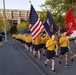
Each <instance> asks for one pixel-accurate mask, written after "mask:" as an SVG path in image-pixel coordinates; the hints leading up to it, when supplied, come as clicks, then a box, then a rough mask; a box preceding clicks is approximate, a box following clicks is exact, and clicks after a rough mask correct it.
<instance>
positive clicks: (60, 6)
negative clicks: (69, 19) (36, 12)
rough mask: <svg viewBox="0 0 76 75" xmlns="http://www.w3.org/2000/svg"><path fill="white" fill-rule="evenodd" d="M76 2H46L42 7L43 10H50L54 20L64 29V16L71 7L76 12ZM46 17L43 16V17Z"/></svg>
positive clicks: (75, 0)
mask: <svg viewBox="0 0 76 75" xmlns="http://www.w3.org/2000/svg"><path fill="white" fill-rule="evenodd" d="M75 2H76V0H46V1H45V3H44V4H42V5H41V8H42V10H43V11H44V10H46V9H47V10H49V12H50V13H51V14H52V17H53V18H54V20H55V22H56V24H57V25H58V23H60V26H61V27H64V16H65V14H66V12H67V11H68V10H69V8H70V7H72V9H73V10H74V3H75ZM43 16H44V15H42V17H43ZM44 18H45V17H44Z"/></svg>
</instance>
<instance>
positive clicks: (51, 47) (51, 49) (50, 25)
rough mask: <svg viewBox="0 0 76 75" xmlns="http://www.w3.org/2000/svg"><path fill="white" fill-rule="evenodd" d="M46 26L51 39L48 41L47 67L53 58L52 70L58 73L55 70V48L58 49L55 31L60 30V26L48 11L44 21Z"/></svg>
mask: <svg viewBox="0 0 76 75" xmlns="http://www.w3.org/2000/svg"><path fill="white" fill-rule="evenodd" d="M44 27H45V30H46V32H47V33H48V35H49V36H50V39H49V40H48V41H47V42H46V48H47V51H46V61H45V67H46V66H47V63H48V62H49V61H50V59H52V72H54V73H56V71H55V50H56V49H58V45H57V42H56V40H55V33H56V32H57V31H58V28H57V26H56V24H55V22H54V20H53V18H52V16H51V14H50V13H49V11H47V20H46V22H45V23H44Z"/></svg>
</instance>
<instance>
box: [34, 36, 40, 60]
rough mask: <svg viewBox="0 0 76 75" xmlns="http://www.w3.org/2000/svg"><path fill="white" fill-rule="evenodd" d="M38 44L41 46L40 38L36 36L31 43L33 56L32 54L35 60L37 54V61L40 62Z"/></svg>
mask: <svg viewBox="0 0 76 75" xmlns="http://www.w3.org/2000/svg"><path fill="white" fill-rule="evenodd" d="M40 44H41V37H40V35H38V36H37V37H36V39H35V40H34V42H33V45H34V51H33V54H34V57H35V58H36V52H38V59H39V60H41V58H40V48H41V46H40Z"/></svg>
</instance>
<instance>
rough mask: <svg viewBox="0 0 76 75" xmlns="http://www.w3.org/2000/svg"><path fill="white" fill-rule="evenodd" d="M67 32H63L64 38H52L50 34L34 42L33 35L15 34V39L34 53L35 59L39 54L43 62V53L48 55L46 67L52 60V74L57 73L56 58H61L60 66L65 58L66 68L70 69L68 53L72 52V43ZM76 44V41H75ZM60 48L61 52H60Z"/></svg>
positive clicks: (41, 36) (42, 35)
mask: <svg viewBox="0 0 76 75" xmlns="http://www.w3.org/2000/svg"><path fill="white" fill-rule="evenodd" d="M66 34H67V33H66V32H65V31H64V30H63V31H62V36H61V37H60V38H58V36H57V35H52V36H51V38H50V37H49V35H48V34H43V33H42V34H41V35H39V36H38V37H37V38H36V39H35V40H34V41H32V36H31V34H27V33H26V34H13V35H12V37H13V39H14V40H15V41H16V42H17V43H19V44H20V45H21V46H24V47H25V48H26V50H27V51H28V52H31V53H33V55H34V58H36V57H37V56H36V55H37V54H36V53H38V59H39V60H41V56H40V55H41V52H42V53H43V55H44V56H45V55H46V60H45V67H47V64H48V62H49V61H50V59H51V60H52V69H51V70H52V72H54V73H56V70H55V57H56V56H57V57H58V56H59V64H61V63H62V62H61V59H62V57H63V55H64V56H65V67H69V65H68V51H69V50H70V42H69V39H68V38H67V37H66ZM75 44H76V39H75ZM59 48H60V51H58V50H59ZM74 57H76V54H74V55H73V56H72V57H71V61H73V58H74Z"/></svg>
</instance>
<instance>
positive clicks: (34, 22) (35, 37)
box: [29, 4, 44, 60]
mask: <svg viewBox="0 0 76 75" xmlns="http://www.w3.org/2000/svg"><path fill="white" fill-rule="evenodd" d="M29 23H30V25H29V28H30V31H31V32H32V33H31V35H32V41H33V45H34V49H35V50H34V57H36V52H37V51H38V58H39V60H40V42H41V39H40V34H41V33H42V31H43V30H44V26H43V24H42V22H41V21H40V19H39V18H38V15H37V13H36V11H35V9H34V7H33V5H32V4H31V10H30V16H29Z"/></svg>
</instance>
